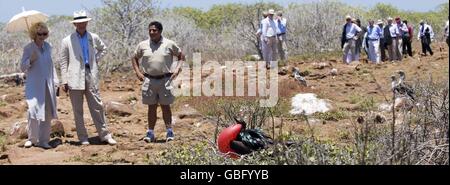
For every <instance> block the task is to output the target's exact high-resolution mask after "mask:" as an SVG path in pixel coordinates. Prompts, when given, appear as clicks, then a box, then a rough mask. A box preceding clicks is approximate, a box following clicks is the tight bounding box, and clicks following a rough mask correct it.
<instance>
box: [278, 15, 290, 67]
mask: <svg viewBox="0 0 450 185" xmlns="http://www.w3.org/2000/svg"><path fill="white" fill-rule="evenodd" d="M275 23H276V24H277V39H278V54H279V55H280V59H281V60H283V61H285V60H287V55H288V51H287V45H286V33H287V29H286V23H287V21H286V18H284V17H283V12H281V11H278V12H277V18H276V22H275Z"/></svg>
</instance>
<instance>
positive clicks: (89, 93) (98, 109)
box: [69, 70, 111, 141]
mask: <svg viewBox="0 0 450 185" xmlns="http://www.w3.org/2000/svg"><path fill="white" fill-rule="evenodd" d="M85 87H86V90H70V92H69V96H70V101H71V102H72V108H73V114H74V117H75V126H76V129H77V135H78V139H79V140H80V141H87V139H88V133H87V131H86V127H85V126H84V118H83V102H84V96H86V100H87V103H88V107H89V112H90V113H91V117H92V120H93V122H94V125H95V128H96V129H97V133H98V135H99V137H100V139H101V140H105V139H108V138H109V137H111V135H110V133H109V131H108V129H107V122H106V117H105V111H104V108H103V103H102V100H101V99H100V94H99V92H98V89H97V88H96V87H95V85H93V84H92V80H91V73H90V71H89V70H86V83H85Z"/></svg>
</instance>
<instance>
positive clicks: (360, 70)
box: [0, 47, 449, 164]
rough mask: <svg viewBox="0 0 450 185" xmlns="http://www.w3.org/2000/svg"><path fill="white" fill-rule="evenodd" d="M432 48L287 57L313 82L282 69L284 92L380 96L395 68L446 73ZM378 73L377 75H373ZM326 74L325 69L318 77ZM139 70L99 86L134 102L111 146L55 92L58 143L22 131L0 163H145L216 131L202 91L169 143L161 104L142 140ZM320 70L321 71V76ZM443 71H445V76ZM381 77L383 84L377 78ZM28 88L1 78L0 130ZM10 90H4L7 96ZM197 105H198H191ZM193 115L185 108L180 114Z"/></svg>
mask: <svg viewBox="0 0 450 185" xmlns="http://www.w3.org/2000/svg"><path fill="white" fill-rule="evenodd" d="M433 49H434V51H436V54H435V55H434V56H428V57H419V56H418V55H415V56H414V57H413V58H407V59H405V60H403V61H402V62H400V63H389V62H387V63H385V64H382V65H370V64H366V63H364V62H361V63H360V65H358V66H356V65H344V64H342V63H341V62H337V61H336V60H333V59H331V58H330V59H328V60H326V61H290V63H289V65H290V66H291V67H292V66H298V67H300V68H301V70H302V71H304V70H308V71H309V72H311V73H312V75H309V76H308V77H307V79H308V83H309V87H308V88H303V87H300V86H298V85H297V84H296V82H295V81H294V79H292V78H291V77H289V75H285V76H279V77H280V80H279V81H280V89H281V90H280V96H281V97H280V98H281V99H282V100H283V101H285V102H289V101H290V98H291V97H292V96H293V95H294V94H296V93H300V92H314V93H316V94H318V95H319V97H321V98H327V99H330V100H331V101H333V102H334V106H335V107H338V108H341V109H346V110H348V111H352V108H354V107H355V106H356V105H355V101H354V99H355V98H359V97H373V99H374V100H375V101H376V102H383V101H384V100H385V96H387V98H388V99H390V97H389V95H390V94H389V92H390V91H389V84H390V82H389V77H390V75H391V74H393V73H394V72H395V71H397V70H404V71H405V72H406V74H407V75H408V76H407V80H409V81H413V80H416V79H427V78H428V77H429V75H431V76H432V77H433V79H445V78H446V79H448V67H449V60H448V49H447V47H445V48H444V51H442V52H440V51H439V48H436V47H435V48H433ZM321 62H324V63H327V65H331V66H326V67H323V68H321V67H318V64H319V63H321ZM332 68H336V69H337V70H338V75H337V76H332V75H329V71H330V70H331V69H332ZM371 74H373V76H374V77H375V79H374V78H373V77H372V75H371ZM321 75H324V77H323V76H322V77H320V76H321ZM134 77H135V76H134V75H126V74H122V76H119V75H115V76H114V77H112V78H106V79H104V83H103V84H102V88H101V91H100V92H101V96H102V98H103V101H104V102H110V101H115V102H120V103H123V104H124V105H127V106H129V107H131V111H132V114H131V115H129V116H118V115H112V114H109V115H107V119H108V120H109V128H110V131H111V132H112V133H113V134H114V138H115V139H116V140H117V141H118V145H116V146H108V145H104V144H102V143H100V142H99V139H98V137H96V136H97V134H96V133H95V127H94V126H93V125H92V120H91V118H90V115H89V111H88V108H87V105H86V103H85V108H84V110H85V113H84V117H85V122H86V126H87V129H88V133H89V136H90V137H91V138H90V139H89V140H90V141H91V145H89V146H79V145H78V144H77V141H78V140H77V136H76V132H75V125H74V123H73V114H72V109H71V105H70V101H69V99H68V97H67V95H62V96H61V97H59V99H58V113H59V120H60V121H61V122H62V124H63V125H64V128H65V132H66V135H65V137H61V138H53V140H52V142H53V144H55V145H57V147H56V148H54V149H50V150H43V149H40V148H36V147H33V148H29V149H26V148H23V143H24V142H25V139H13V138H10V137H8V138H7V140H6V145H5V149H6V150H5V151H2V150H1V149H0V154H1V156H3V157H2V158H1V159H0V164H148V163H153V162H154V157H156V156H158V154H159V153H160V152H161V151H163V150H164V149H167V148H169V147H186V146H187V147H189V146H191V145H192V144H195V143H199V142H202V141H204V137H206V138H209V139H211V140H212V139H213V135H214V130H215V124H214V123H213V122H212V121H209V120H208V119H206V118H204V117H203V116H199V115H198V114H197V113H192V112H195V109H199V108H200V107H196V106H199V105H200V104H199V101H201V100H202V99H201V98H200V99H196V98H190V99H187V100H186V98H184V100H183V101H177V102H176V105H175V107H174V118H175V125H174V130H175V134H176V140H174V141H172V142H169V143H166V142H164V139H165V127H164V123H163V122H162V118H161V112H160V110H159V109H158V122H157V124H156V129H155V132H156V137H157V139H158V140H159V142H157V143H150V144H148V143H145V142H144V141H142V140H141V139H142V137H143V136H144V133H145V131H146V124H147V121H146V119H147V115H146V114H147V108H146V107H145V106H144V105H142V104H141V103H140V102H141V101H140V100H141V97H140V92H139V90H140V86H139V83H138V82H137V81H136V79H135V78H134ZM317 77H320V78H317ZM444 77H445V78H444ZM377 83H378V84H380V85H381V87H382V88H381V89H380V88H379V87H378V86H377ZM23 91H24V88H23V87H14V86H6V85H5V84H1V88H0V97H3V99H2V100H1V102H0V131H2V132H4V133H6V134H8V133H9V132H10V130H11V126H12V124H13V123H15V122H17V121H22V120H26V104H25V101H24V92H23ZM4 95H6V96H4ZM194 108H195V109H194ZM180 114H183V115H188V116H181V117H182V118H180ZM317 122H318V124H315V127H317V128H318V129H317V130H318V131H319V136H321V137H324V138H336V137H338V134H339V133H338V132H339V131H341V130H343V129H346V128H347V127H348V125H349V120H345V119H344V120H339V121H327V124H322V122H321V121H320V120H318V121H317ZM285 124H286V125H285V128H284V129H285V130H286V132H287V131H290V132H293V133H301V132H302V127H301V126H300V125H299V124H298V122H297V121H295V120H291V121H285Z"/></svg>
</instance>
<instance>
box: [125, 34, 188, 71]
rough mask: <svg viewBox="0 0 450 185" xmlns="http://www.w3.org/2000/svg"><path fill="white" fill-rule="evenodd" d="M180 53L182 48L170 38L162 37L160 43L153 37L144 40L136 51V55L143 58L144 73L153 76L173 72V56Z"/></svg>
mask: <svg viewBox="0 0 450 185" xmlns="http://www.w3.org/2000/svg"><path fill="white" fill-rule="evenodd" d="M179 54H180V48H179V47H178V46H177V44H176V43H175V42H174V41H172V40H169V39H166V38H164V37H161V40H160V41H159V42H158V43H155V42H153V41H151V39H148V40H145V41H142V42H141V43H139V44H138V46H137V48H136V50H135V51H134V56H135V57H137V58H138V59H141V58H142V60H141V66H142V70H143V71H144V73H147V74H149V75H152V76H159V75H164V74H167V73H171V68H172V63H173V57H174V56H178V55H179Z"/></svg>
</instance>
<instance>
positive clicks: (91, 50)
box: [59, 10, 116, 145]
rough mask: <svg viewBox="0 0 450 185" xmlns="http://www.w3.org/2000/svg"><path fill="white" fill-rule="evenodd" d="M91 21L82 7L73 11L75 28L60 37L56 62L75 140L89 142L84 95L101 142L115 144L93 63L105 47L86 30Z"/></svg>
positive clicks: (95, 35)
mask: <svg viewBox="0 0 450 185" xmlns="http://www.w3.org/2000/svg"><path fill="white" fill-rule="evenodd" d="M90 20H91V18H89V17H88V16H87V13H86V12H85V11H83V10H81V11H77V12H75V13H74V17H73V20H72V21H71V23H73V24H74V26H75V27H76V31H75V32H74V33H72V34H70V35H69V36H67V37H66V38H64V39H63V40H62V43H61V45H62V46H61V53H60V60H59V63H60V65H61V84H62V89H63V90H64V91H65V92H69V96H70V101H71V102H72V108H73V114H74V117H75V126H76V129H77V135H78V139H79V140H80V143H81V144H82V145H89V144H90V143H89V141H88V133H87V131H86V127H85V126H84V118H83V99H84V97H86V100H87V103H88V107H89V111H90V113H91V116H92V121H93V122H94V124H95V128H96V129H97V132H98V135H99V137H100V140H101V141H102V142H106V143H108V144H110V145H114V144H116V141H115V140H114V139H113V138H112V136H111V133H109V131H108V129H107V121H106V117H105V111H104V108H103V103H102V100H101V99H100V94H99V92H98V91H99V71H98V70H99V69H98V65H97V63H99V62H101V61H100V60H101V59H102V57H103V56H104V55H105V54H106V46H105V44H104V43H103V41H102V40H101V39H100V37H99V36H98V35H97V34H95V33H91V32H88V31H87V25H88V22H89V21H90Z"/></svg>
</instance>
